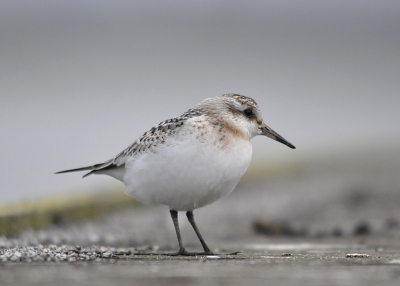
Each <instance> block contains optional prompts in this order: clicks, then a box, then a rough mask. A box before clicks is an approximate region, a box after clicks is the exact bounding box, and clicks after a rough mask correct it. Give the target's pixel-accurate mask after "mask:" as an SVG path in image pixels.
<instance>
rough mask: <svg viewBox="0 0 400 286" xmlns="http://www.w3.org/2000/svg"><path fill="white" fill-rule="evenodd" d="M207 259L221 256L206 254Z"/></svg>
mask: <svg viewBox="0 0 400 286" xmlns="http://www.w3.org/2000/svg"><path fill="white" fill-rule="evenodd" d="M206 258H207V259H220V258H221V257H220V256H218V255H208V256H206Z"/></svg>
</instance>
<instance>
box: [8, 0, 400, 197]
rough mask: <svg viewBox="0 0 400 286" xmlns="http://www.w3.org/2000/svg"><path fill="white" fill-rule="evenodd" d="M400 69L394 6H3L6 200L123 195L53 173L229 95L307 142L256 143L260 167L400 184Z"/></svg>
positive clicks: (98, 181) (311, 2)
mask: <svg viewBox="0 0 400 286" xmlns="http://www.w3.org/2000/svg"><path fill="white" fill-rule="evenodd" d="M399 75H400V2H399V1H395V0H393V1H390V0H382V1H363V0H353V1H344V0H343V1H342V0H339V1H328V0H326V1H320V0H318V1H317V0H305V1H256V0H250V1H228V0H221V1H199V0H195V1H178V0H171V1H144V0H143V1H118V0H116V1H98V0H96V1H92V0H88V1H75V0H68V1H46V0H38V1H27V0H21V1H1V2H0V97H1V105H0V122H1V123H0V134H1V141H0V156H1V159H2V163H1V165H0V166H1V167H0V168H1V180H0V197H1V200H0V204H9V203H16V202H21V201H30V200H38V199H42V198H47V197H57V196H72V195H78V194H82V193H86V192H97V191H99V190H103V191H104V190H109V189H113V188H116V187H117V188H122V185H121V184H119V183H118V182H117V181H115V180H114V179H112V178H109V177H103V176H90V177H88V178H85V179H84V180H81V179H80V177H81V175H82V174H79V173H75V174H68V175H54V174H53V173H54V172H56V171H60V170H64V169H69V168H75V167H81V166H86V165H91V164H94V163H99V162H102V161H103V160H107V159H109V158H111V157H113V156H115V155H116V154H117V153H118V152H120V151H121V150H122V149H124V148H125V147H127V146H128V145H129V144H130V143H131V142H133V141H134V140H136V138H137V137H138V136H140V135H141V134H142V133H144V132H145V131H146V130H148V129H149V128H151V127H152V126H153V125H155V124H157V123H159V122H160V121H162V120H164V119H167V118H170V117H173V116H177V115H179V114H181V113H183V112H184V111H185V110H187V109H188V108H191V107H193V106H194V105H196V104H197V103H199V102H200V101H201V100H203V99H204V98H206V97H211V96H214V95H218V94H222V93H231V92H235V93H240V94H244V95H247V96H250V97H253V98H254V99H255V100H256V101H257V102H258V104H259V105H260V107H261V110H262V111H263V115H264V119H265V121H266V123H267V124H269V125H270V126H271V127H273V128H274V129H275V130H276V131H277V132H279V133H280V134H281V135H283V136H284V137H285V138H286V139H288V140H289V141H290V142H292V143H293V144H294V145H295V146H296V147H297V149H296V150H291V149H289V148H287V147H286V146H284V145H281V144H278V143H277V142H274V141H272V140H270V139H267V138H255V139H253V144H254V156H253V157H254V158H253V163H252V166H251V168H250V171H249V172H252V171H253V172H255V174H257V176H259V177H261V178H262V177H263V176H264V175H267V173H268V170H273V169H274V166H277V165H279V166H283V165H285V164H287V165H288V166H289V165H293V164H295V165H296V166H300V167H299V168H300V169H305V168H309V167H310V168H311V167H313V168H314V169H315V170H318V171H319V172H321V168H322V167H321V166H333V165H332V164H333V163H334V168H335V170H341V171H342V172H344V173H348V172H349V170H350V169H351V170H352V171H351V172H355V173H357V174H358V173H359V171H360V170H364V169H365V168H367V169H368V171H366V172H365V174H366V175H365V176H364V177H368V178H370V180H372V179H371V174H374V172H376V171H379V170H384V171H382V173H384V172H386V170H390V172H391V174H392V175H391V178H394V177H397V175H398V174H399V168H398V167H399V165H400V164H399V158H400V156H399V151H400V147H399V146H400V145H399V143H400V117H399V110H400V109H399V108H400V77H399ZM260 166H261V167H260ZM264 167H265V168H267V169H263V168H264ZM268 168H270V169H268ZM329 168H330V167H329ZM349 168H350V169H349ZM322 169H323V168H322ZM257 170H258V172H257ZM260 170H262V172H260ZM329 170H332V168H331V169H329ZM264 171H265V172H264ZM348 174H349V173H348ZM324 178H325V179H326V177H324ZM331 180H333V181H334V177H332V178H331ZM385 180H386V177H385ZM327 182H328V183H329V182H330V181H329V180H328V181H324V182H322V183H321V182H320V181H318V183H317V182H314V183H313V184H314V185H313V184H311V186H314V187H311V190H310V191H311V192H312V191H313V190H315V192H320V188H319V187H315V186H317V185H318V186H321V184H322V185H325V184H326V183H327ZM307 184H308V183H307V181H306V182H305V183H304V184H303V188H304V189H307V188H308V187H307V186H310V184H308V185H307ZM294 186H295V184H294ZM396 188H397V190H398V187H397V186H396ZM272 189H273V188H271V191H272ZM326 190H331V191H335V189H332V188H327V189H326ZM322 193H323V192H322ZM310 194H312V193H310ZM311 196H312V195H311Z"/></svg>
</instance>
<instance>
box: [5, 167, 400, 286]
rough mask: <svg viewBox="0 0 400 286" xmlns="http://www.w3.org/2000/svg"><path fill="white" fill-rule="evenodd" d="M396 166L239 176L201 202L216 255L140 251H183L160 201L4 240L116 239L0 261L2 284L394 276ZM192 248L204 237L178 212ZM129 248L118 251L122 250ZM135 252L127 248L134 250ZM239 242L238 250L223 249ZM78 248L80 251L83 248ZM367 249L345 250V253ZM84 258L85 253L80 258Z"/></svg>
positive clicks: (399, 259) (387, 280) (397, 261)
mask: <svg viewBox="0 0 400 286" xmlns="http://www.w3.org/2000/svg"><path fill="white" fill-rule="evenodd" d="M397 170H398V169H396V168H393V166H391V167H388V168H378V169H376V168H369V167H368V168H361V169H357V171H356V170H354V169H353V170H351V172H350V171H348V170H346V171H338V170H335V169H332V168H325V169H324V168H319V167H318V168H314V169H313V170H307V171H305V172H302V173H299V174H297V175H293V174H292V175H291V176H282V177H277V178H274V179H270V180H268V181H265V182H264V181H263V182H257V183H243V184H241V185H239V186H238V188H237V189H236V190H235V191H234V193H233V194H231V195H230V196H228V197H227V198H224V199H223V200H220V201H219V202H217V203H215V204H213V205H211V206H208V207H205V208H203V209H200V210H198V211H195V218H196V221H197V224H198V226H199V228H200V230H201V231H202V233H203V236H204V237H205V239H206V241H207V243H208V244H209V246H210V247H211V248H212V249H213V251H215V252H217V253H218V255H217V256H197V257H169V256H164V255H137V253H138V252H145V253H166V252H172V251H175V250H177V241H176V237H175V232H174V230H173V225H172V221H171V219H170V217H169V212H168V210H167V209H165V208H163V207H138V208H136V209H130V210H121V211H120V212H117V213H114V214H111V215H108V216H106V217H104V218H102V219H101V220H98V221H94V222H86V223H80V224H75V225H67V226H54V227H52V228H51V229H48V230H43V231H40V232H36V233H33V232H29V231H28V232H26V233H24V234H23V235H21V236H20V237H18V238H14V239H5V238H1V239H0V246H1V247H2V249H3V251H4V250H5V249H12V248H15V247H17V248H18V247H23V246H28V245H30V246H33V247H38V246H39V245H44V246H41V247H49V245H56V246H61V245H64V246H65V247H76V246H77V245H79V246H80V247H82V248H78V249H81V251H83V250H84V248H85V247H89V246H91V245H94V247H97V248H100V247H101V246H103V247H110V246H112V247H115V249H114V250H115V252H114V253H113V255H111V256H110V257H106V258H105V257H97V258H94V259H76V260H74V261H69V262H58V263H57V262H54V261H48V262H43V261H42V262H26V261H14V262H10V261H5V262H0V281H1V283H0V284H1V285H71V284H75V285H110V284H116V285H159V284H161V283H162V284H163V285H188V284H190V285H244V284H246V285H260V284H270V285H380V284H384V285H398V283H399V281H400V208H398V205H399V203H400V190H399V189H400V187H399V186H400V178H399V176H398V174H397V173H398V171H397ZM180 223H181V228H182V235H183V242H184V244H185V246H186V248H187V249H188V250H193V251H200V250H201V246H200V244H199V242H198V240H197V238H196V236H195V234H194V232H193V230H192V229H191V227H190V225H189V223H188V222H187V221H186V217H185V216H184V214H183V213H181V214H180ZM121 248H122V249H123V250H124V251H128V252H126V253H125V255H124V254H123V253H122V254H121V253H120V254H118V249H121ZM129 251H130V252H129ZM233 251H241V252H242V253H240V254H238V255H226V254H227V253H230V252H233ZM78 252H79V251H78ZM354 253H357V254H361V256H355V257H354V256H348V254H354ZM78 258H79V257H78Z"/></svg>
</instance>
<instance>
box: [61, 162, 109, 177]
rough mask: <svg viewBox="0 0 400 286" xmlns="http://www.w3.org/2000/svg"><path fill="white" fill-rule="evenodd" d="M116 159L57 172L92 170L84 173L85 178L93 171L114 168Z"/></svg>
mask: <svg viewBox="0 0 400 286" xmlns="http://www.w3.org/2000/svg"><path fill="white" fill-rule="evenodd" d="M113 160H114V159H110V160H108V161H106V162H104V163H100V164H96V165H93V166H88V167H82V168H76V169H70V170H65V171H60V172H57V173H55V174H63V173H70V172H79V171H90V172H89V173H87V174H85V175H83V178H84V177H86V176H89V175H90V174H92V173H93V172H96V171H99V170H101V169H105V168H113V167H115V165H114V164H113Z"/></svg>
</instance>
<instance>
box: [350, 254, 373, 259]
mask: <svg viewBox="0 0 400 286" xmlns="http://www.w3.org/2000/svg"><path fill="white" fill-rule="evenodd" d="M346 257H347V258H370V257H371V256H370V255H368V254H363V253H348V254H346Z"/></svg>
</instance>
